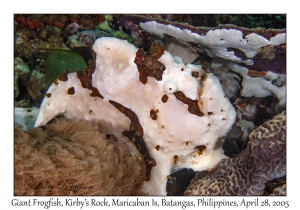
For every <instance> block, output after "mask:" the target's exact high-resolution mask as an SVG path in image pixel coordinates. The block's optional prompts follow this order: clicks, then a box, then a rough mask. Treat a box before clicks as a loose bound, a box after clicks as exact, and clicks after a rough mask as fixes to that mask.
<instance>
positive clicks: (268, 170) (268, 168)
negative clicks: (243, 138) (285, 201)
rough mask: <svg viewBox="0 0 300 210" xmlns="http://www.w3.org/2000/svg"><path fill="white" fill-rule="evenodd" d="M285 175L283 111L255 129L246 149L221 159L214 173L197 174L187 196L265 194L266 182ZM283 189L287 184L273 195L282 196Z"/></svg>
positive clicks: (284, 116)
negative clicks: (234, 155) (229, 157)
mask: <svg viewBox="0 0 300 210" xmlns="http://www.w3.org/2000/svg"><path fill="white" fill-rule="evenodd" d="M285 175H286V113H285V111H283V112H282V113H281V114H279V115H276V116H275V117H274V118H273V119H271V120H269V121H267V122H265V123H264V124H263V125H261V126H259V127H258V128H256V129H255V130H253V131H252V132H251V133H250V135H249V142H248V146H247V148H246V149H245V150H243V151H242V152H241V153H240V154H239V155H238V156H236V157H235V158H231V159H226V160H223V161H221V162H220V163H219V165H218V167H217V168H216V169H215V170H214V171H212V172H200V173H198V174H197V175H196V177H195V178H194V179H193V180H192V182H191V184H190V186H189V187H188V188H187V190H186V191H185V195H264V191H265V188H266V186H265V185H266V182H267V181H270V180H273V179H278V178H280V177H283V176H285ZM279 189H280V190H279ZM282 190H285V186H283V187H281V188H276V189H275V190H274V192H273V194H280V195H282V194H284V193H283V192H282ZM277 191H278V192H277ZM279 191H280V192H279Z"/></svg>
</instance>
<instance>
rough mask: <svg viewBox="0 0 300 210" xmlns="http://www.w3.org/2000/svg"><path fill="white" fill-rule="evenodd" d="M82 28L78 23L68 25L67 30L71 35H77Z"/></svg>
mask: <svg viewBox="0 0 300 210" xmlns="http://www.w3.org/2000/svg"><path fill="white" fill-rule="evenodd" d="M81 28H82V26H81V25H79V24H78V23H70V24H69V25H67V27H66V30H67V31H68V32H69V34H71V35H72V34H75V33H76V32H77V31H78V30H79V29H81Z"/></svg>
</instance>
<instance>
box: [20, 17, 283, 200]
mask: <svg viewBox="0 0 300 210" xmlns="http://www.w3.org/2000/svg"><path fill="white" fill-rule="evenodd" d="M223 24H224V25H223ZM232 24H234V25H232ZM102 37H115V38H118V39H122V40H127V41H128V42H129V43H130V44H133V45H134V46H130V45H129V44H128V43H127V44H124V42H123V44H121V43H122V42H117V41H116V42H115V44H112V43H113V42H111V43H110V44H107V45H102V47H100V48H99V47H96V46H98V45H97V44H96V43H97V42H98V39H100V38H101V39H102ZM105 39H108V38H105ZM110 39H112V40H114V39H113V38H110ZM285 39H286V16H285V15H284V14H259V15H246V14H245V15H244V14H243V15H239V14H225V15H218V14H215V15H207V14H145V15H142V14H141V15H133V14H124V15H122V14H114V15H109V14H106V15H105V14H62V15H59V14H45V15H43V14H15V15H14V106H15V109H14V118H15V122H16V123H18V124H20V125H21V126H22V128H23V130H26V131H27V132H26V133H25V134H26V135H25V134H24V135H23V134H22V135H23V136H28V135H31V134H32V133H30V132H31V131H30V129H32V126H33V123H34V120H35V119H36V117H37V112H38V110H39V107H40V106H41V111H40V113H39V118H38V122H39V123H41V120H40V119H44V120H42V121H43V122H42V123H41V124H46V122H48V121H49V120H51V119H52V118H53V117H54V116H56V115H58V114H63V116H64V118H65V119H67V118H75V119H80V120H85V121H92V122H94V123H95V124H97V126H98V127H99V128H98V129H99V130H100V131H101V132H104V133H105V134H107V135H108V136H110V135H114V136H116V138H117V139H118V142H117V143H118V146H121V147H122V148H123V149H125V150H128V151H129V152H130V153H131V154H132V155H133V157H134V158H135V159H136V161H137V162H138V163H139V164H140V163H141V162H143V160H144V165H145V169H143V170H145V171H143V174H144V175H143V176H144V178H143V179H144V180H148V181H146V182H145V183H144V184H143V186H142V187H143V190H144V191H145V192H149V193H150V194H156V195H158V194H164V195H165V194H167V195H183V192H184V190H185V189H186V187H187V185H188V183H189V182H190V180H191V179H192V177H193V175H194V173H195V172H194V171H193V170H192V169H189V170H188V169H183V170H181V169H182V168H185V167H187V168H193V169H194V170H196V171H202V172H201V173H198V177H200V176H199V174H202V175H201V176H204V174H208V175H209V174H210V173H211V172H205V170H209V171H210V170H212V169H213V168H214V167H215V165H216V164H217V163H218V162H219V161H220V159H222V158H230V159H228V160H226V161H222V163H225V165H226V164H227V163H228V162H230V161H236V162H237V159H236V157H237V156H238V157H240V153H241V154H242V153H244V152H243V150H244V149H245V148H246V146H247V141H248V139H249V138H248V136H249V133H251V131H253V129H255V128H257V127H258V126H260V125H262V124H263V123H265V122H266V121H267V120H269V119H271V118H272V117H273V116H275V115H277V114H278V113H280V112H281V111H282V110H285V109H286V75H285V74H286V40H285ZM125 43H126V42H125ZM105 46H106V47H107V48H105ZM125 46H127V47H125ZM129 46H130V47H129ZM138 48H139V49H138ZM92 49H93V50H94V51H95V52H96V53H97V55H96V54H95V53H94V52H92ZM53 51H67V52H70V53H72V54H74V53H76V54H77V53H78V54H80V55H78V56H79V57H80V60H81V62H80V63H81V64H82V63H84V62H85V64H84V65H77V64H78V63H77V64H75V63H76V62H74V59H73V58H69V59H66V58H65V57H64V58H62V57H61V56H57V57H55V58H54V59H47V57H48V58H49V56H50V55H51V52H53ZM99 51H101V52H100V53H99ZM96 57H97V58H96ZM82 58H83V59H82ZM66 60H68V61H69V62H68V63H69V64H70V63H71V64H72V65H73V64H75V65H73V66H75V69H77V68H76V66H81V67H80V68H79V69H84V70H82V71H77V72H76V73H72V71H73V70H74V69H72V68H70V65H69V66H66V65H63V67H62V68H61V69H59V67H57V65H56V64H58V63H59V64H65V62H66ZM83 60H84V61H83ZM86 64H87V65H86ZM49 65H50V66H51V65H52V67H51V68H49ZM84 67H85V68H84ZM99 72H102V73H99ZM50 77H51V78H50ZM49 78H50V79H49ZM53 80H54V81H53ZM44 81H46V82H44ZM51 83H52V86H51V87H50V88H49V90H48V91H47V87H48V86H49V84H51ZM208 90H211V92H209V91H208ZM46 91H47V92H46ZM224 95H225V97H226V98H225V100H224V101H223V99H221V98H223V96H224ZM132 96H134V97H132ZM43 97H45V99H44V100H43ZM215 97H216V98H219V100H220V101H216V100H215ZM227 98H228V99H229V100H228V99H227ZM42 100H43V103H42V104H41V101H42ZM129 101H134V102H132V103H131V102H129ZM218 103H219V104H218ZM225 104H227V105H228V106H227V105H226V106H227V107H226V108H224V109H223V108H220V107H221V106H223V105H225ZM214 107H219V108H218V109H217V108H216V109H214ZM228 107H230V108H228ZM232 107H233V108H232ZM137 110H140V111H137ZM216 110H219V111H221V112H217V111H216ZM229 110H230V111H229ZM224 111H225V113H224ZM168 113H169V114H168ZM235 114H236V117H235V116H233V115H235ZM99 116H100V117H99ZM101 116H102V117H101ZM192 118H193V119H192ZM191 119H192V120H191ZM196 119H198V120H196ZM224 119H225V120H224ZM223 121H225V122H223ZM170 122H171V123H170ZM226 122H227V123H228V124H226ZM222 123H225V124H226V126H223V127H222ZM37 124H38V123H36V125H37ZM170 125H172V126H170ZM231 125H232V126H231ZM282 126H285V125H282ZM218 128H220V129H218ZM41 129H45V127H44V126H42V127H41V128H40V130H41ZM33 130H35V131H34V132H36V128H35V129H33ZM183 130H184V131H185V133H184V134H182V133H181V131H183ZM20 131H21V130H20ZM43 132H45V131H43ZM205 132H206V133H205ZM253 132H254V131H253ZM211 133H217V134H216V135H215V136H212V134H211ZM39 135H40V134H39ZM58 135H59V134H58ZM251 135H252V134H251ZM251 135H250V136H251ZM26 138H27V137H26ZM30 138H31V137H30ZM58 138H63V136H59V137H58ZM252 138H253V137H252ZM105 140H107V139H105ZM108 141H109V142H111V141H110V140H108ZM115 143H116V142H114V143H113V144H114V145H115ZM59 144H61V142H59ZM109 145H110V143H109ZM249 145H250V143H249V144H248V148H247V149H246V150H247V151H248V150H249ZM56 146H57V145H56ZM114 147H115V146H114ZM176 147H178V148H180V149H181V150H180V151H178V150H176V149H174V148H176ZM183 148H184V149H183ZM186 149H187V150H186ZM78 151H79V150H78ZM43 155H44V154H43ZM192 156H194V157H192ZM206 156H207V158H205V157H206ZM226 156H228V157H226ZM191 157H192V158H191ZM134 158H133V159H134ZM80 161H81V160H80ZM107 161H109V160H107ZM51 164H52V163H51ZM239 164H240V166H241V167H246V166H245V165H242V163H239ZM219 167H220V166H219ZM224 167H227V166H224ZM237 171H238V169H237ZM53 173H60V172H53ZM266 173H268V172H266ZM263 176H264V177H266V175H265V174H263V175H261V177H263ZM153 177H155V178H153ZM237 177H240V176H239V175H237ZM35 178H36V177H35ZM269 178H270V177H268V180H267V181H264V186H265V188H264V190H260V193H261V192H262V191H263V195H285V190H286V185H285V176H283V177H281V178H274V179H272V178H270V179H269ZM149 179H150V180H149ZM226 179H227V180H229V179H230V178H229V177H227V178H226ZM70 180H71V179H70ZM90 180H91V179H90ZM245 180H247V178H245ZM141 182H142V181H140V182H139V184H140V183H141ZM241 182H242V183H246V181H244V180H242V181H241ZM40 183H41V184H40V186H42V185H43V183H42V182H40ZM232 183H234V182H232V181H231V184H232ZM66 184H67V182H66ZM69 184H70V185H72V183H71V182H69ZM166 184H167V185H166ZM153 186H155V187H154V188H153ZM158 186H159V187H158ZM226 186H231V185H226ZM228 188H229V189H230V187H228ZM32 192H33V191H32ZM35 192H37V193H38V194H45V192H46V191H43V192H42V191H35ZM82 192H83V191H81V192H76V193H78V194H88V192H87V191H86V193H82ZM93 192H94V191H93ZM108 192H111V191H109V190H108ZM47 193H48V191H47ZM64 193H66V192H64ZM72 193H73V192H72ZM128 194H130V193H128ZM133 194H134V193H133ZM66 195H67V193H66ZM76 195H77V194H76ZM122 195H123V194H122Z"/></svg>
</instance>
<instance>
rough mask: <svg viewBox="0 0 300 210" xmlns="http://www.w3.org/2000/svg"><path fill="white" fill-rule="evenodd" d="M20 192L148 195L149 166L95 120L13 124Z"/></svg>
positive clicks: (15, 185) (16, 190)
mask: <svg viewBox="0 0 300 210" xmlns="http://www.w3.org/2000/svg"><path fill="white" fill-rule="evenodd" d="M14 140H15V145H14V150H15V155H14V180H15V181H14V182H15V183H14V194H15V195H143V193H142V192H141V191H140V187H141V184H142V183H143V181H144V180H145V166H144V163H143V162H142V161H139V160H136V159H135V158H134V157H133V156H132V155H131V154H129V153H128V152H127V151H125V150H124V149H123V148H121V147H120V146H118V145H117V143H116V142H115V141H116V139H115V138H114V137H106V135H105V134H103V133H100V132H99V131H98V127H97V126H95V125H92V124H91V123H90V122H85V121H76V120H64V119H55V120H53V121H52V122H51V123H49V124H47V125H46V126H43V127H39V128H34V129H32V130H30V131H27V132H24V131H23V130H22V128H21V127H20V126H19V125H17V124H15V128H14Z"/></svg>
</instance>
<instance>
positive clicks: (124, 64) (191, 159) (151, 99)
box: [35, 38, 236, 195]
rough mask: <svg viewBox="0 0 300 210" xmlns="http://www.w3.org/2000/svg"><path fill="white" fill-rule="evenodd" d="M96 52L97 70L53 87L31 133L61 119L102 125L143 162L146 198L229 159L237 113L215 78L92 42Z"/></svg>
mask: <svg viewBox="0 0 300 210" xmlns="http://www.w3.org/2000/svg"><path fill="white" fill-rule="evenodd" d="M93 50H94V51H95V53H96V56H97V58H96V67H95V69H92V70H91V69H90V70H86V71H83V72H76V73H69V74H67V75H65V76H64V79H63V80H56V81H55V82H54V83H53V84H52V85H51V86H50V88H49V89H48V91H47V94H46V97H45V98H44V100H43V103H42V105H41V107H40V112H39V115H38V118H37V121H36V124H35V126H41V125H44V124H46V123H47V122H48V121H49V120H51V119H52V118H53V117H55V116H56V115H59V114H63V115H64V117H66V118H69V119H81V120H87V121H92V122H94V123H97V124H99V125H100V128H101V131H102V132H104V133H106V134H112V135H114V136H115V137H116V138H118V139H119V140H120V141H122V142H123V143H124V146H127V147H128V146H129V147H130V148H131V150H132V153H134V154H136V155H137V156H139V157H140V158H143V159H144V161H145V163H146V167H147V173H146V175H147V178H146V182H145V183H144V191H145V192H147V193H149V194H151V195H165V194H166V183H167V178H168V175H169V174H170V173H171V172H174V171H176V170H178V169H180V168H192V169H194V170H208V169H211V168H213V167H214V166H215V165H216V164H217V163H218V162H219V161H220V160H221V159H223V158H225V157H226V156H225V155H224V154H223V150H222V146H221V145H222V139H223V138H222V137H224V136H225V135H226V134H227V132H228V131H229V130H230V128H231V126H232V124H233V123H234V121H235V117H236V113H235V110H234V108H233V106H232V105H231V103H230V102H229V100H228V99H227V98H226V97H225V95H224V92H223V90H222V87H221V84H220V82H219V80H218V79H217V78H216V77H215V76H214V75H213V74H211V73H206V72H205V71H204V70H202V68H201V66H200V65H192V64H184V63H176V62H174V59H173V57H172V55H171V54H170V53H168V52H167V51H162V53H158V54H156V53H152V54H151V53H150V55H149V53H144V51H143V50H142V49H137V48H136V47H135V46H133V45H131V44H129V43H128V42H127V41H123V40H119V39H116V38H100V39H97V40H96V42H95V43H94V45H93ZM150 52H151V50H150ZM136 149H137V150H138V151H139V152H140V153H142V156H141V155H139V153H138V152H137V150H136ZM150 172H151V173H150Z"/></svg>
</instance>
